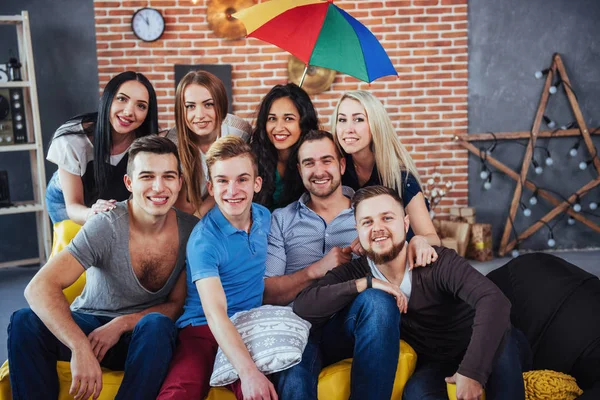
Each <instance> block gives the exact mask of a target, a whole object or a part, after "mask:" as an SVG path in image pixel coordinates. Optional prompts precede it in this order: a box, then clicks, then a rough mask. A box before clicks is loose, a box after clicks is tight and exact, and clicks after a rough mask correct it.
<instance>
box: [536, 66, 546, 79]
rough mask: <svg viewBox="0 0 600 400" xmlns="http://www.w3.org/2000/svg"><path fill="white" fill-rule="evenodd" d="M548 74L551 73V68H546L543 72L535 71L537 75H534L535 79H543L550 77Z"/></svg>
mask: <svg viewBox="0 0 600 400" xmlns="http://www.w3.org/2000/svg"><path fill="white" fill-rule="evenodd" d="M548 72H550V68H546V69H543V70H541V71H535V74H533V75H534V76H535V79H542V78H543V77H544V76H545V75H548Z"/></svg>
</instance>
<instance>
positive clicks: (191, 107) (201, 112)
mask: <svg viewBox="0 0 600 400" xmlns="http://www.w3.org/2000/svg"><path fill="white" fill-rule="evenodd" d="M183 98H184V105H185V122H186V125H187V127H188V128H189V129H190V130H191V131H192V132H194V133H195V134H196V135H198V137H199V138H200V139H202V140H209V141H211V142H214V141H215V140H216V139H217V135H218V129H217V114H216V110H215V101H214V99H213V98H212V95H211V94H210V92H209V91H208V89H207V88H205V87H204V86H201V85H196V84H191V85H188V86H187V87H186V88H185V90H184V92H183Z"/></svg>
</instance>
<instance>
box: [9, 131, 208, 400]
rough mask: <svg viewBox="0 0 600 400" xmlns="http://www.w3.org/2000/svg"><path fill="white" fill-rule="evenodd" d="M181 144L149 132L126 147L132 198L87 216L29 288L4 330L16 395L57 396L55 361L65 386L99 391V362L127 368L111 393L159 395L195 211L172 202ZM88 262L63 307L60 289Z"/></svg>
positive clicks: (80, 392) (80, 394) (82, 394)
mask: <svg viewBox="0 0 600 400" xmlns="http://www.w3.org/2000/svg"><path fill="white" fill-rule="evenodd" d="M179 165H180V163H179V158H178V156H177V148H176V147H175V145H174V144H173V143H172V142H170V141H169V140H168V139H166V138H161V137H158V136H154V135H152V136H146V137H143V138H140V139H137V140H136V141H135V142H133V144H132V145H131V147H130V149H129V160H128V165H127V175H125V185H126V186H127V188H128V189H129V191H130V192H131V193H132V196H131V198H130V199H129V200H127V201H124V202H120V203H114V202H111V201H107V203H109V204H110V208H111V210H110V211H109V212H107V213H100V214H98V215H96V216H93V217H92V218H90V219H88V220H87V222H86V223H85V225H84V226H83V227H82V228H81V230H80V231H79V233H78V234H77V236H76V237H75V238H74V239H73V241H72V242H71V243H70V244H69V246H68V247H67V248H66V250H64V251H62V252H60V253H59V254H57V255H56V256H55V257H53V258H52V259H51V260H49V261H48V263H47V264H46V265H45V266H44V267H43V268H42V269H41V270H40V271H39V272H38V273H37V274H36V276H35V277H34V278H33V279H32V281H31V282H30V283H29V285H28V286H27V288H26V289H25V297H26V298H27V301H28V302H29V305H30V307H31V308H26V309H22V310H19V311H17V312H15V313H14V314H13V316H12V318H11V323H10V326H9V329H8V332H9V338H8V358H9V364H10V369H11V374H10V381H11V386H12V392H13V398H14V399H15V400H17V399H33V398H58V392H59V388H58V377H57V373H56V361H58V360H66V361H69V360H70V361H71V372H72V375H73V382H72V385H71V388H70V393H71V395H73V396H75V398H76V399H87V398H88V397H89V396H92V395H93V396H94V397H93V398H94V399H95V398H97V397H98V395H99V394H100V391H101V390H102V371H101V369H100V366H103V367H107V368H110V369H114V370H125V375H124V378H123V383H122V384H121V387H120V389H119V392H118V394H117V397H116V398H117V399H150V398H156V396H157V394H158V390H159V389H160V386H161V384H162V381H163V379H164V377H165V375H166V372H167V369H168V366H169V362H170V359H171V355H172V353H173V350H174V348H175V340H176V334H177V330H176V327H175V324H174V320H175V319H176V318H177V317H178V316H179V314H180V313H181V311H182V308H183V303H184V300H185V295H186V286H185V281H186V277H185V273H182V272H184V271H185V249H186V244H187V240H188V237H189V235H190V233H191V231H192V229H193V227H194V225H195V224H196V222H197V218H196V217H193V216H191V215H189V214H185V213H183V212H180V211H177V210H175V209H174V208H172V205H173V204H174V203H175V201H176V199H177V195H178V194H179V191H180V189H181V173H180V169H179ZM84 271H86V280H87V282H86V286H85V289H84V290H83V293H82V294H81V296H79V297H78V298H77V299H75V301H74V302H73V304H72V305H71V308H70V309H69V305H68V303H67V301H66V300H65V297H64V296H63V293H62V290H63V289H64V288H66V287H68V286H70V285H71V284H73V283H74V282H75V281H76V280H77V278H79V276H80V275H81V274H82V273H83V272H84Z"/></svg>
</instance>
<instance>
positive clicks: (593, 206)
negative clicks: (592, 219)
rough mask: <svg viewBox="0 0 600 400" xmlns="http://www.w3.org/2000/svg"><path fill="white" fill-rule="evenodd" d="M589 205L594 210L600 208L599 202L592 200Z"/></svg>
mask: <svg viewBox="0 0 600 400" xmlns="http://www.w3.org/2000/svg"><path fill="white" fill-rule="evenodd" d="M588 207H589V208H590V210H592V211H594V210H596V209H597V208H598V203H596V202H595V201H592V202H591V203H590V204H589V205H588Z"/></svg>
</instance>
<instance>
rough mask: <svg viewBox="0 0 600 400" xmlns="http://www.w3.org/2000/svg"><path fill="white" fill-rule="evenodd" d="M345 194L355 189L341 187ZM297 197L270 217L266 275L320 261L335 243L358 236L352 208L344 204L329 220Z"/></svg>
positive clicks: (345, 242)
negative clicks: (343, 208) (342, 208)
mask: <svg viewBox="0 0 600 400" xmlns="http://www.w3.org/2000/svg"><path fill="white" fill-rule="evenodd" d="M342 192H343V194H344V196H346V197H348V198H352V196H353V195H354V190H352V189H351V188H349V187H347V186H343V187H342ZM309 199H310V195H309V194H308V193H304V194H303V195H302V197H300V200H298V201H295V202H293V203H292V204H290V205H288V206H287V207H285V208H280V209H277V210H275V211H274V212H273V216H272V218H271V232H270V233H269V246H268V255H267V269H266V272H265V277H266V278H269V277H273V276H282V275H289V274H293V273H294V272H296V271H299V270H301V269H303V268H306V267H308V266H309V265H311V264H313V263H315V262H317V261H319V260H320V259H321V258H323V256H325V255H326V254H327V253H328V252H329V251H330V250H331V249H332V248H334V247H347V246H349V245H350V244H351V243H352V241H353V240H354V239H356V237H357V233H356V228H355V224H356V223H355V221H354V210H353V209H352V208H347V209H345V210H344V211H342V212H341V213H339V214H338V215H337V216H336V217H335V218H334V219H333V221H331V222H330V223H329V224H327V223H326V222H325V220H324V219H323V218H321V216H319V215H318V214H317V213H315V212H314V211H313V210H311V209H310V208H308V207H307V206H306V202H307V201H308V200H309Z"/></svg>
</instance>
